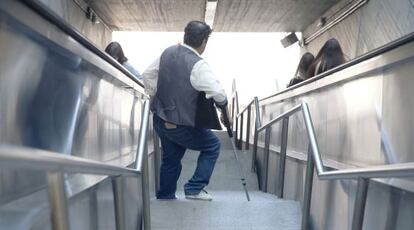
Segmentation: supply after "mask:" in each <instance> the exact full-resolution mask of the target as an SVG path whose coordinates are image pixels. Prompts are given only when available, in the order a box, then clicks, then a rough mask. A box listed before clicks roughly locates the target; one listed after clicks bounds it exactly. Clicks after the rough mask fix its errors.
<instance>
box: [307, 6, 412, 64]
mask: <svg viewBox="0 0 414 230" xmlns="http://www.w3.org/2000/svg"><path fill="white" fill-rule="evenodd" d="M347 3H349V1H348V0H342V1H341V2H339V3H338V4H336V5H335V6H333V7H332V8H331V9H329V10H328V11H326V12H325V13H324V14H323V15H322V16H325V17H328V18H329V17H330V16H331V15H333V14H334V13H335V12H337V11H338V10H340V9H341V8H342V7H344V6H345V5H346V4H347ZM379 12H381V13H379ZM322 16H321V17H322ZM318 23H319V19H318V20H316V21H315V22H313V23H312V24H311V25H309V26H308V27H307V28H306V29H305V30H304V31H303V35H304V37H305V38H306V37H308V36H309V35H311V34H312V33H314V32H315V31H317V30H318V29H319V28H320V27H318ZM413 31H414V8H413V6H412V3H411V2H410V0H375V1H368V3H367V4H365V5H364V6H363V7H361V8H360V9H358V10H357V11H355V12H354V13H352V14H351V15H349V16H348V17H347V18H346V19H344V20H343V21H342V22H340V23H339V24H337V25H336V26H334V27H332V28H331V29H329V30H328V31H326V32H325V33H323V34H322V35H321V36H319V37H318V38H316V39H315V40H313V41H312V42H311V43H310V44H308V45H307V46H305V47H304V48H303V50H302V52H306V51H309V52H311V53H313V54H314V55H316V54H317V53H318V51H319V49H320V48H321V47H322V46H323V44H324V43H325V41H327V40H328V39H329V38H336V39H338V41H339V43H340V44H341V46H342V48H343V51H344V53H345V54H346V55H347V58H348V59H353V58H355V57H357V56H360V55H362V54H364V53H366V52H368V51H371V50H373V49H375V48H378V47H380V46H382V45H385V44H386V43H388V42H391V41H392V40H395V39H397V38H399V37H401V36H403V35H406V34H409V33H411V32H413Z"/></svg>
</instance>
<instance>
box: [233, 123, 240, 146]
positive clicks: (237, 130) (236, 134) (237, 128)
mask: <svg viewBox="0 0 414 230" xmlns="http://www.w3.org/2000/svg"><path fill="white" fill-rule="evenodd" d="M238 132H239V118H238V117H237V116H236V131H235V132H234V143H235V144H236V147H237V148H238V144H237V143H239V140H238V139H237V136H238Z"/></svg>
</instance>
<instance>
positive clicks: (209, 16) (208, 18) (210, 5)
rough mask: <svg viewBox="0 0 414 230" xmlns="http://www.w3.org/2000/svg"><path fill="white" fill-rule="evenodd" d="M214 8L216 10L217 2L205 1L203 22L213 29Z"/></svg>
mask: <svg viewBox="0 0 414 230" xmlns="http://www.w3.org/2000/svg"><path fill="white" fill-rule="evenodd" d="M216 8H217V0H208V1H207V3H206V13H205V17H204V21H205V22H206V23H207V24H208V25H210V27H213V23H214V16H215V15H216Z"/></svg>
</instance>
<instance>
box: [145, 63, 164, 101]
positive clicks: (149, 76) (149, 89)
mask: <svg viewBox="0 0 414 230" xmlns="http://www.w3.org/2000/svg"><path fill="white" fill-rule="evenodd" d="M160 58H161V57H158V58H157V59H155V61H154V62H153V63H152V64H151V65H150V66H148V68H147V69H146V70H145V71H144V73H143V74H142V76H143V77H144V86H145V92H146V93H147V94H148V95H150V96H151V97H152V96H154V95H155V93H157V83H158V71H159V68H160Z"/></svg>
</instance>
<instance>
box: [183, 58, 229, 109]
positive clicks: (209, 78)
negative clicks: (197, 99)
mask: <svg viewBox="0 0 414 230" xmlns="http://www.w3.org/2000/svg"><path fill="white" fill-rule="evenodd" d="M190 81H191V85H192V86H193V87H194V89H196V90H197V91H204V92H205V93H206V98H207V99H209V98H213V99H214V101H215V102H217V103H219V104H220V103H225V102H227V96H226V92H225V91H224V88H223V86H222V85H221V83H220V81H219V80H218V79H217V77H216V76H215V74H214V73H213V71H212V70H211V68H210V66H209V65H208V64H207V62H206V61H205V60H203V59H202V60H200V61H198V62H197V63H196V64H195V65H194V66H193V70H192V71H191V77H190Z"/></svg>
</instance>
